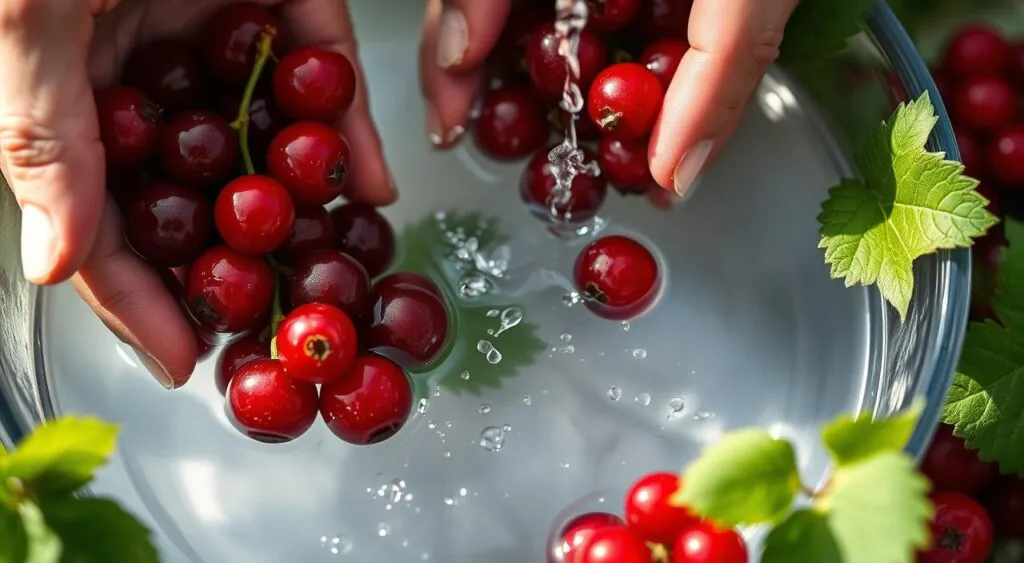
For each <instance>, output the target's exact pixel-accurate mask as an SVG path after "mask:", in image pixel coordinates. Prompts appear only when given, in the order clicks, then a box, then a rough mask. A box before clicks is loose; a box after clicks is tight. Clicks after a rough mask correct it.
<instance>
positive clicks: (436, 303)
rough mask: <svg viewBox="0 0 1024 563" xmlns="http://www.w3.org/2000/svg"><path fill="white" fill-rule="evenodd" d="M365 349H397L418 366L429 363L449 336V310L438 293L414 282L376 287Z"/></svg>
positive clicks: (393, 350) (394, 350)
mask: <svg viewBox="0 0 1024 563" xmlns="http://www.w3.org/2000/svg"><path fill="white" fill-rule="evenodd" d="M374 294H375V295H374V297H375V303H374V305H373V311H374V319H373V324H372V325H371V326H370V328H369V330H367V332H366V342H365V344H366V348H367V349H370V350H381V351H389V352H397V353H399V354H400V355H401V356H402V357H401V359H402V360H405V361H408V362H409V363H411V364H412V365H414V366H415V367H422V366H425V365H427V364H428V363H430V362H431V361H432V360H434V358H435V357H436V356H437V354H438V353H439V352H440V351H441V348H442V347H444V343H445V339H446V338H447V336H448V311H447V310H446V309H445V305H444V302H443V301H441V299H440V298H438V297H437V295H434V294H433V293H430V292H429V291H427V290H425V289H422V288H420V287H417V286H414V285H402V284H395V285H387V286H381V287H375V288H374Z"/></svg>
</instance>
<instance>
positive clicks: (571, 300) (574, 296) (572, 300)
mask: <svg viewBox="0 0 1024 563" xmlns="http://www.w3.org/2000/svg"><path fill="white" fill-rule="evenodd" d="M579 303H583V296H582V295H580V294H579V292H578V291H572V292H570V293H566V294H565V295H563V296H562V305H565V306H566V307H572V306H573V305H577V304H579Z"/></svg>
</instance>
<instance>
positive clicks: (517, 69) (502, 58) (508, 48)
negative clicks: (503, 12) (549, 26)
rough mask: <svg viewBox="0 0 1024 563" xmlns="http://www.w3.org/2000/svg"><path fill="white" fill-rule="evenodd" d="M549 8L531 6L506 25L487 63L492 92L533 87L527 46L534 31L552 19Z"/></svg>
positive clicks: (520, 11) (515, 15) (520, 10)
mask: <svg viewBox="0 0 1024 563" xmlns="http://www.w3.org/2000/svg"><path fill="white" fill-rule="evenodd" d="M549 8H550V7H548V6H538V5H536V4H531V5H528V6H525V7H523V8H522V9H519V10H513V12H512V13H511V14H509V17H508V23H506V24H505V28H504V30H502V33H501V37H500V38H499V39H498V44H497V46H496V47H495V48H494V50H493V51H491V55H490V58H489V60H488V62H487V66H488V71H489V72H488V73H489V76H490V78H491V87H492V88H500V87H507V86H512V85H519V86H522V85H525V84H528V83H529V80H530V76H529V74H528V73H527V72H526V59H525V57H526V44H527V42H528V41H529V40H530V34H531V33H533V30H534V29H536V27H537V26H538V25H540V24H542V23H544V22H545V21H548V20H550V19H551V14H550V12H551V10H550V9H549Z"/></svg>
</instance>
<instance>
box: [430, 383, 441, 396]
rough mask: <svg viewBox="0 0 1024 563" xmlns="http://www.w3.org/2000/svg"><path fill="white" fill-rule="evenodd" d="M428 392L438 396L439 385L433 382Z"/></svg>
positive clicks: (439, 393)
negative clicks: (432, 386)
mask: <svg viewBox="0 0 1024 563" xmlns="http://www.w3.org/2000/svg"><path fill="white" fill-rule="evenodd" d="M430 394H431V395H433V396H434V397H440V396H441V386H440V385H438V384H436V383H435V384H434V388H433V389H431V390H430Z"/></svg>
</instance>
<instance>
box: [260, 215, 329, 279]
mask: <svg viewBox="0 0 1024 563" xmlns="http://www.w3.org/2000/svg"><path fill="white" fill-rule="evenodd" d="M332 246H334V223H333V222H332V221H331V214H330V213H328V212H327V210H326V209H324V208H323V207H320V206H314V207H296V208H295V221H294V222H293V223H292V232H291V234H289V235H288V238H287V239H285V241H284V242H283V243H282V244H281V246H279V247H278V248H277V250H275V251H274V259H275V260H277V261H278V262H280V263H282V264H284V265H285V266H294V265H295V263H296V262H298V261H299V259H301V258H302V256H303V255H304V254H305V253H307V252H310V251H312V250H319V249H321V248H331V247H332Z"/></svg>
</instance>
